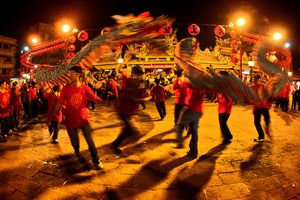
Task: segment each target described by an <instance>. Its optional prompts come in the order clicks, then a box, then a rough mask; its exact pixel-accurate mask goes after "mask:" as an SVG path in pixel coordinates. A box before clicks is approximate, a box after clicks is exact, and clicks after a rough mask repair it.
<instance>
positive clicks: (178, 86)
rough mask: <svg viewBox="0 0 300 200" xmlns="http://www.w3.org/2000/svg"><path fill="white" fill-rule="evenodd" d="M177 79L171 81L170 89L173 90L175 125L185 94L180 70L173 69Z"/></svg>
mask: <svg viewBox="0 0 300 200" xmlns="http://www.w3.org/2000/svg"><path fill="white" fill-rule="evenodd" d="M175 74H176V76H177V79H176V80H175V81H174V82H173V87H172V90H173V91H174V92H175V108H174V121H175V125H176V124H177V122H178V119H179V115H180V111H181V109H182V108H183V107H184V99H185V96H186V90H185V87H182V81H183V76H182V70H178V71H175Z"/></svg>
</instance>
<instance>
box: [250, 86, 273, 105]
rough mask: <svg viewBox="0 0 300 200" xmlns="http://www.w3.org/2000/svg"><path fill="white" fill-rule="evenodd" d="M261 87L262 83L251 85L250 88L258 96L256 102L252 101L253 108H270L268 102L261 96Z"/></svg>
mask: <svg viewBox="0 0 300 200" xmlns="http://www.w3.org/2000/svg"><path fill="white" fill-rule="evenodd" d="M263 87H264V85H262V84H260V85H252V86H251V88H252V90H253V92H254V93H255V94H256V95H257V97H258V104H256V102H253V109H254V110H257V109H259V108H268V109H269V108H270V103H269V102H268V100H267V99H265V98H264V97H263V96H264V95H263Z"/></svg>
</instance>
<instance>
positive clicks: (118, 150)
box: [111, 144, 122, 154]
mask: <svg viewBox="0 0 300 200" xmlns="http://www.w3.org/2000/svg"><path fill="white" fill-rule="evenodd" d="M111 148H112V149H113V150H114V151H115V153H116V154H120V153H122V150H121V149H119V147H117V146H116V145H114V144H112V145H111Z"/></svg>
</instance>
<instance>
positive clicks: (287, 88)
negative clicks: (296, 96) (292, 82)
mask: <svg viewBox="0 0 300 200" xmlns="http://www.w3.org/2000/svg"><path fill="white" fill-rule="evenodd" d="M290 91H291V87H290V86H289V85H287V86H285V88H284V89H283V90H282V92H281V94H282V96H281V97H283V98H289V96H290Z"/></svg>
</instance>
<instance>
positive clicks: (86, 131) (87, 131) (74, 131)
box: [67, 124, 99, 162]
mask: <svg viewBox="0 0 300 200" xmlns="http://www.w3.org/2000/svg"><path fill="white" fill-rule="evenodd" d="M78 129H81V130H82V132H83V136H84V137H85V140H86V142H87V144H88V146H89V150H90V153H91V157H92V160H93V162H99V156H98V152H97V149H96V147H95V143H94V141H93V139H92V135H91V132H92V130H91V125H90V124H88V125H86V126H83V127H80V128H67V132H68V135H69V137H70V140H71V144H72V146H73V148H74V149H75V151H79V138H78Z"/></svg>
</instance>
